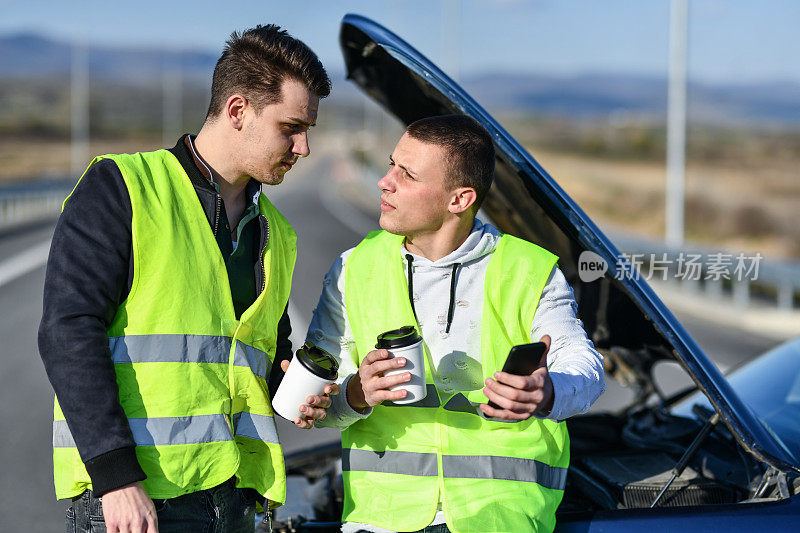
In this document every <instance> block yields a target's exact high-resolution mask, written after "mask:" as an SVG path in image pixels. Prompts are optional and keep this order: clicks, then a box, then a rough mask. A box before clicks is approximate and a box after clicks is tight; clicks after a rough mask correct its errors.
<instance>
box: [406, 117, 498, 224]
mask: <svg viewBox="0 0 800 533" xmlns="http://www.w3.org/2000/svg"><path fill="white" fill-rule="evenodd" d="M406 133H408V135H409V137H411V138H413V139H416V140H418V141H421V142H425V143H430V144H435V145H437V146H441V147H443V148H445V149H446V151H447V164H448V169H447V177H448V182H447V183H446V184H445V185H446V186H448V187H450V188H456V187H471V188H472V189H475V193H476V196H477V198H476V200H475V206H476V211H477V208H479V207H480V206H481V203H483V199H484V198H485V197H486V194H487V193H488V192H489V188H490V187H491V186H492V180H493V179H494V144H493V143H492V137H491V135H489V132H487V131H486V129H485V128H484V127H483V126H481V124H480V123H479V122H478V121H477V120H475V119H474V118H472V117H468V116H466V115H440V116H437V117H428V118H423V119H420V120H417V121H416V122H413V123H411V124H410V125H409V126H408V128H406Z"/></svg>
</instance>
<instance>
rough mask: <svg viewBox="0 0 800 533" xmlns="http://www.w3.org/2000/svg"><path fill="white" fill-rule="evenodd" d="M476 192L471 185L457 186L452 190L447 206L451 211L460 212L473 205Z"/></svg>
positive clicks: (476, 197) (476, 196)
mask: <svg viewBox="0 0 800 533" xmlns="http://www.w3.org/2000/svg"><path fill="white" fill-rule="evenodd" d="M477 199H478V194H477V193H476V192H475V189H473V188H472V187H458V188H456V189H455V190H454V191H453V196H452V199H451V201H450V205H449V206H448V208H449V209H450V212H451V213H454V214H460V213H463V212H464V211H466V210H467V209H469V208H470V207H472V206H473V205H475V201H476V200H477Z"/></svg>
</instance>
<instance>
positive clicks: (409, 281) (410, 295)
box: [406, 254, 419, 324]
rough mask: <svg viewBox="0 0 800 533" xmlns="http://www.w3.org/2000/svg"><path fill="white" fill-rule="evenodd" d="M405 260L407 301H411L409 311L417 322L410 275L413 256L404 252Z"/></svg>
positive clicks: (412, 282)
mask: <svg viewBox="0 0 800 533" xmlns="http://www.w3.org/2000/svg"><path fill="white" fill-rule="evenodd" d="M406 261H408V301H409V302H411V312H412V313H414V320H416V322H417V324H419V320H418V319H417V310H416V309H414V278H413V277H412V272H413V270H412V269H411V264H412V263H413V262H414V256H412V255H411V254H406Z"/></svg>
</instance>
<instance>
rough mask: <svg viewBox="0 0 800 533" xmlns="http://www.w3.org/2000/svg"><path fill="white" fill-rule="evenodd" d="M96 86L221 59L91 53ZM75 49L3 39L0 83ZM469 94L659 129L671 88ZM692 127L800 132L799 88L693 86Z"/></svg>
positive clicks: (509, 78) (606, 79)
mask: <svg viewBox="0 0 800 533" xmlns="http://www.w3.org/2000/svg"><path fill="white" fill-rule="evenodd" d="M86 52H87V57H88V63H89V72H90V76H91V77H92V79H96V78H97V79H102V80H104V81H111V82H114V83H119V84H126V85H132V86H136V85H150V86H155V85H160V84H161V83H162V76H163V72H164V70H165V68H170V69H175V70H179V71H180V73H181V77H182V78H183V80H184V83H190V84H197V85H199V86H205V85H207V84H208V83H209V81H210V73H211V72H212V71H213V68H214V64H215V63H216V59H217V57H218V56H217V54H216V53H213V54H212V53H208V52H204V51H187V50H184V51H175V50H166V49H157V48H151V49H133V48H119V47H103V46H97V45H90V46H88V47H86ZM71 57H72V49H71V46H70V44H68V43H66V42H63V41H58V40H55V39H51V38H48V37H45V36H42V35H37V34H32V33H21V34H14V35H6V36H0V80H2V79H18V80H19V79H40V80H41V79H51V78H52V79H57V80H59V82H58V83H62V84H63V83H65V82H66V80H65V78H66V77H67V76H68V75H69V72H70V67H71ZM331 78H332V79H333V81H334V97H336V99H337V100H338V101H340V102H344V103H353V102H354V101H357V99H359V98H361V96H359V95H358V92H357V91H356V90H355V89H354V88H353V86H352V85H351V84H350V83H346V82H344V74H343V73H342V72H341V71H339V72H336V71H332V72H331ZM462 85H463V86H464V88H465V89H466V90H467V91H468V92H469V93H470V94H471V95H472V96H473V97H475V99H476V100H477V101H478V102H480V103H481V104H483V105H484V106H486V107H487V108H488V109H490V110H492V111H496V110H502V111H515V112H516V111H522V112H530V113H538V114H552V115H560V116H567V117H596V116H607V115H609V114H612V113H613V114H618V115H621V116H637V117H639V116H645V117H652V118H654V119H656V120H659V121H662V120H663V119H664V117H665V116H666V104H667V80H666V78H664V77H657V76H644V75H637V74H630V73H611V72H597V73H584V74H578V75H573V76H556V75H552V74H547V73H509V72H492V73H488V72H487V73H483V74H481V75H478V76H470V77H466V78H465V79H463V80H462ZM688 110H689V117H690V120H695V121H702V122H708V123H728V122H732V121H733V122H748V123H751V122H752V123H759V124H765V123H766V124H777V125H781V126H787V127H791V128H792V129H795V128H800V83H797V82H790V81H781V80H765V81H763V82H759V83H749V84H744V83H742V84H733V83H728V84H720V83H716V84H712V83H701V82H690V83H689V86H688Z"/></svg>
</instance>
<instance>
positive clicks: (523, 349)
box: [489, 342, 547, 409]
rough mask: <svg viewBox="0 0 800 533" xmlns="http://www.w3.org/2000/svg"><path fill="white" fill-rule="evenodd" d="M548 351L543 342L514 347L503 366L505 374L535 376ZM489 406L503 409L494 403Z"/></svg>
mask: <svg viewBox="0 0 800 533" xmlns="http://www.w3.org/2000/svg"><path fill="white" fill-rule="evenodd" d="M546 349H547V345H546V344H545V343H543V342H532V343H530V344H518V345H516V346H512V347H511V350H510V351H509V352H508V357H506V362H505V364H504V365H503V372H508V373H509V374H515V375H517V376H526V375H529V374H533V371H534V370H536V369H537V368H539V362H540V361H541V360H542V355H544V351H545V350H546ZM489 406H490V407H494V408H495V409H502V407H500V406H499V405H497V404H496V403H494V402H492V401H490V402H489Z"/></svg>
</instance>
